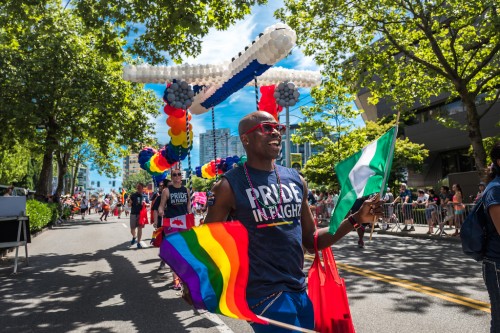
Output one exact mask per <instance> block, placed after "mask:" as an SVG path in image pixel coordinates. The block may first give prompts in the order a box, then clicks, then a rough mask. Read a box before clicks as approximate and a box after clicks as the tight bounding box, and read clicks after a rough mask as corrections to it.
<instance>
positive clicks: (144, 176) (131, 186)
mask: <svg viewBox="0 0 500 333" xmlns="http://www.w3.org/2000/svg"><path fill="white" fill-rule="evenodd" d="M152 182H153V178H152V177H151V175H150V174H149V173H147V172H146V171H145V170H140V171H139V172H138V173H134V174H131V175H130V176H128V177H127V178H126V179H125V180H124V181H123V183H122V187H123V188H124V189H125V190H127V192H130V191H132V192H133V191H135V187H136V185H137V183H142V184H144V185H147V184H151V183H152Z"/></svg>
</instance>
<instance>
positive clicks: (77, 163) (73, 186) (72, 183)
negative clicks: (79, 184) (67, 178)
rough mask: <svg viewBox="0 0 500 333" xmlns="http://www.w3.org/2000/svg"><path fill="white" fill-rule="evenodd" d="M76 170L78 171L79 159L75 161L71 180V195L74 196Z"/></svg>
mask: <svg viewBox="0 0 500 333" xmlns="http://www.w3.org/2000/svg"><path fill="white" fill-rule="evenodd" d="M78 169H80V159H79V158H78V159H77V160H76V164H75V170H74V173H73V178H72V180H71V195H73V194H75V186H76V178H77V177H78Z"/></svg>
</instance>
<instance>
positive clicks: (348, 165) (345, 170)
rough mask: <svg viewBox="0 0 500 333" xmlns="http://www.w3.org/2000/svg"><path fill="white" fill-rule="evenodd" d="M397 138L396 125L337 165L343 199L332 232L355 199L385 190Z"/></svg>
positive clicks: (340, 198)
mask: <svg viewBox="0 0 500 333" xmlns="http://www.w3.org/2000/svg"><path fill="white" fill-rule="evenodd" d="M396 135H397V126H395V127H393V128H391V129H390V130H389V131H388V132H387V133H385V134H384V135H382V136H381V137H380V138H379V139H378V140H376V141H373V142H372V143H370V144H369V145H368V146H366V147H364V148H363V149H361V150H360V151H358V152H357V153H356V154H354V155H352V156H350V157H348V158H347V159H345V160H343V161H341V162H339V163H338V164H337V165H336V166H335V172H336V174H337V178H338V180H339V184H340V197H339V200H338V202H337V205H336V206H335V209H334V211H333V213H332V217H331V218H330V233H332V234H334V233H335V232H336V231H337V229H338V228H339V226H340V223H341V222H342V220H344V219H345V217H346V215H347V213H349V211H350V210H351V208H352V206H353V205H354V202H355V201H356V199H359V198H361V197H363V196H366V195H370V194H374V193H379V192H382V191H381V189H384V190H385V184H386V182H387V177H388V175H389V171H390V170H391V166H392V158H393V156H394V144H395V143H396Z"/></svg>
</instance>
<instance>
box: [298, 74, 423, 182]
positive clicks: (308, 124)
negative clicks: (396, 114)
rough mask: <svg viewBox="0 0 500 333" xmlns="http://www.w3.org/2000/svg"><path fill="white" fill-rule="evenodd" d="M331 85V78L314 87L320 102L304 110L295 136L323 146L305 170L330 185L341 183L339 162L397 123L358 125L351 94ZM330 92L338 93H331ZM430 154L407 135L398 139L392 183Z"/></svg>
mask: <svg viewBox="0 0 500 333" xmlns="http://www.w3.org/2000/svg"><path fill="white" fill-rule="evenodd" d="M332 84H333V82H332V81H326V82H324V83H323V86H322V87H318V88H315V89H313V91H312V92H311V95H312V97H313V98H314V99H315V101H316V102H317V103H316V104H315V105H314V106H312V107H307V108H302V109H301V111H302V113H303V114H304V116H305V117H306V118H305V121H304V122H302V123H300V126H299V129H298V130H297V132H296V133H295V135H293V136H292V141H293V142H294V143H301V144H302V143H305V142H309V143H310V144H311V145H312V146H316V147H319V148H320V150H321V152H320V153H319V154H316V155H313V156H311V158H310V159H309V160H308V161H307V163H306V165H305V168H304V169H303V170H302V171H303V173H304V175H305V176H306V178H307V179H308V180H309V181H312V182H313V183H315V184H318V185H326V184H327V185H328V186H329V187H335V186H337V185H338V180H337V176H336V174H335V170H334V166H335V165H336V164H337V163H339V162H340V161H342V160H344V159H346V158H347V157H349V156H351V155H353V154H354V153H356V152H358V151H359V150H361V149H362V148H363V147H364V146H366V145H368V144H369V143H370V142H371V141H374V140H376V139H378V138H379V137H380V136H381V135H382V134H384V133H385V132H387V131H388V130H389V129H390V128H391V126H394V121H393V120H391V119H390V118H387V119H386V118H384V119H381V120H380V121H379V122H378V123H374V122H367V123H366V126H365V127H355V124H354V118H355V117H356V116H357V115H359V111H356V110H354V109H353V108H352V105H351V104H349V103H348V101H349V99H350V97H349V96H348V95H347V94H346V93H345V91H344V89H345V88H343V87H340V86H337V87H335V86H332ZM331 91H335V93H334V94H331ZM330 96H335V97H330ZM337 96H338V97H337ZM428 153H429V152H428V150H427V149H425V148H424V145H420V144H416V143H412V142H410V141H409V139H408V138H404V139H403V138H398V139H397V141H396V146H395V151H394V162H393V164H392V170H391V174H390V175H389V184H394V183H396V182H399V181H403V180H405V179H404V178H405V171H406V170H407V168H412V169H413V170H415V171H418V170H420V169H421V168H422V166H423V162H424V159H425V158H426V157H427V156H428Z"/></svg>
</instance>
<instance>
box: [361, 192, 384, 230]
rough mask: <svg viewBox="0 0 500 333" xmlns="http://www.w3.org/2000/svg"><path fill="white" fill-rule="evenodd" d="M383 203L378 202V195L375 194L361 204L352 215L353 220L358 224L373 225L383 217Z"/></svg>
mask: <svg viewBox="0 0 500 333" xmlns="http://www.w3.org/2000/svg"><path fill="white" fill-rule="evenodd" d="M383 203H384V202H383V201H382V200H380V195H379V194H378V193H377V194H376V195H374V196H373V197H371V198H370V199H367V200H365V202H363V204H362V205H361V208H360V209H359V210H358V211H357V212H356V213H354V219H355V220H356V221H357V222H358V223H374V222H375V221H377V219H378V218H379V217H382V216H383V213H384V208H383V206H382V205H383Z"/></svg>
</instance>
